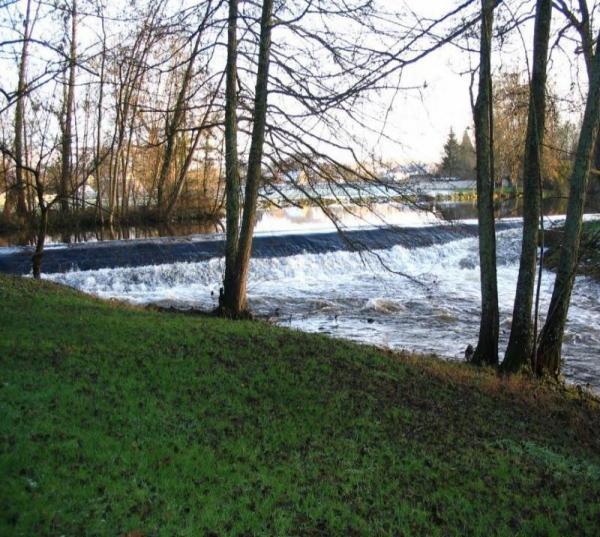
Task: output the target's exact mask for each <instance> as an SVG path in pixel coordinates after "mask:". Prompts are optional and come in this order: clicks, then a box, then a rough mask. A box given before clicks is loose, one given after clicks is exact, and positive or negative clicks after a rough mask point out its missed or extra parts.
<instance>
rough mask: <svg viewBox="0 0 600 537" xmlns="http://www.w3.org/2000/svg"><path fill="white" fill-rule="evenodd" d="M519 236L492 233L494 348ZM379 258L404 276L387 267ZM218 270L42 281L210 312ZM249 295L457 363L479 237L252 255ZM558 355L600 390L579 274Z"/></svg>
mask: <svg viewBox="0 0 600 537" xmlns="http://www.w3.org/2000/svg"><path fill="white" fill-rule="evenodd" d="M519 236H520V230H519V229H512V230H508V231H503V232H501V233H499V236H498V238H499V241H498V263H499V268H498V285H499V301H500V308H501V338H502V342H501V345H502V347H504V346H505V344H506V339H507V337H508V332H509V329H510V322H511V311H512V302H513V299H514V291H515V285H516V280H517V272H518V268H517V263H518V256H519V251H520V243H519ZM378 258H379V259H378ZM380 260H382V261H383V262H384V263H385V265H386V266H387V267H388V268H389V269H391V270H393V271H397V272H402V273H404V274H405V275H399V274H395V273H392V272H389V271H386V270H385V269H384V268H383V267H382V264H381V262H380ZM222 275H223V261H222V260H221V259H214V260H210V261H208V262H202V263H175V264H169V265H159V266H147V267H138V268H117V269H103V270H97V271H86V272H69V273H65V274H55V275H50V276H49V278H51V279H53V280H55V281H59V282H62V283H66V284H68V285H71V286H73V287H76V288H78V289H81V290H82V291H85V292H88V293H93V294H95V295H98V296H100V297H105V298H120V299H125V300H128V301H131V302H134V303H138V304H147V303H159V304H163V305H176V306H177V307H197V308H205V309H210V308H213V307H214V306H215V305H216V300H217V299H216V297H217V296H218V288H219V285H220V282H221V281H222ZM406 276H408V277H406ZM415 280H416V281H415ZM553 280H554V276H553V275H552V273H550V272H544V275H543V284H542V304H541V312H542V313H545V311H546V310H547V305H548V301H549V298H550V293H551V289H552V283H553ZM248 291H249V300H250V306H251V308H252V309H253V310H254V311H255V312H257V313H258V314H262V315H268V316H272V317H274V318H275V319H276V320H277V322H279V323H280V324H283V325H288V326H292V327H295V328H299V329H301V330H306V331H310V332H323V333H328V334H331V335H333V336H335V337H343V338H349V339H353V340H358V341H363V342H368V343H374V344H377V345H381V346H385V347H390V348H394V349H410V350H416V351H422V352H433V353H437V354H439V355H442V356H445V357H448V358H455V359H463V352H464V349H465V347H466V346H467V344H468V343H471V344H473V345H475V343H476V338H477V330H478V322H479V269H478V259H477V242H476V239H474V238H467V239H462V240H458V241H454V242H450V243H447V244H443V245H435V246H431V247H424V248H416V249H412V250H410V249H407V248H404V247H401V246H395V247H393V248H390V249H386V250H380V251H377V252H374V253H373V254H364V255H362V256H361V255H360V254H357V253H350V252H334V253H327V254H318V255H317V254H305V255H296V256H290V257H279V258H277V257H275V258H267V259H254V260H253V261H252V266H251V274H250V283H249V290H248ZM564 357H565V360H566V363H565V368H564V371H565V374H566V376H567V377H568V378H569V379H571V380H573V381H576V382H578V383H583V384H586V383H589V384H590V385H592V386H593V387H594V388H595V389H596V390H599V389H600V285H599V284H598V283H597V282H594V281H592V280H589V279H583V278H582V279H578V281H577V283H576V287H575V291H574V293H573V299H572V306H571V308H570V312H569V322H568V326H567V334H566V338H565V345H564Z"/></svg>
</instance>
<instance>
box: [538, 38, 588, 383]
mask: <svg viewBox="0 0 600 537" xmlns="http://www.w3.org/2000/svg"><path fill="white" fill-rule="evenodd" d="M598 41H599V42H600V35H599V36H598ZM597 47H598V45H597ZM599 121H600V53H599V52H598V48H596V54H595V56H594V60H593V65H592V68H591V76H590V83H589V89H588V96H587V102H586V107H585V113H584V116H583V124H582V127H581V132H580V134H579V142H578V144H577V152H576V156H575V163H574V165H573V171H572V173H571V180H570V187H569V202H568V206H567V219H566V222H565V232H564V237H563V242H562V244H561V248H560V260H559V265H558V270H557V273H556V280H555V282H554V290H553V292H552V299H551V301H550V307H549V309H548V315H547V317H546V323H545V324H544V327H543V328H542V332H541V335H540V344H539V347H538V351H537V356H536V363H535V371H536V373H537V374H539V375H544V374H549V375H552V376H558V374H559V373H560V367H561V349H562V341H563V336H564V330H565V323H566V320H567V313H568V311H569V302H570V299H571V292H572V290H573V283H574V280H575V271H576V270H577V263H578V261H579V244H580V240H581V227H582V219H583V211H584V205H585V195H586V190H587V183H588V178H589V175H590V168H591V163H592V159H593V155H594V147H595V144H596V141H597V138H598V125H599Z"/></svg>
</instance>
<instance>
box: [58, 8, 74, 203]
mask: <svg viewBox="0 0 600 537" xmlns="http://www.w3.org/2000/svg"><path fill="white" fill-rule="evenodd" d="M72 2H73V3H72V5H71V49H70V52H69V80H68V83H67V89H66V93H65V103H64V118H63V132H62V148H61V162H62V166H61V176H60V185H59V193H58V195H59V197H60V208H61V211H62V212H63V213H67V212H68V211H69V193H70V190H71V183H72V174H73V163H72V150H73V113H74V105H75V68H76V66H77V43H76V39H77V0H72Z"/></svg>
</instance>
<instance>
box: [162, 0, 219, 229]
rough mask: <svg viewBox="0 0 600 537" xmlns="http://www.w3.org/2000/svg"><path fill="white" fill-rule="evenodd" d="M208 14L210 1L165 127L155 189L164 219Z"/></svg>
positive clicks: (168, 209) (167, 212)
mask: <svg viewBox="0 0 600 537" xmlns="http://www.w3.org/2000/svg"><path fill="white" fill-rule="evenodd" d="M209 14H210V2H209V5H208V6H207V8H206V14H205V17H204V20H203V21H202V23H201V24H200V26H199V27H198V30H197V35H196V40H195V41H194V48H193V50H192V54H191V56H190V59H189V60H188V62H187V66H186V68H185V73H184V75H183V80H182V81H181V88H180V89H179V93H178V95H177V100H176V101H175V109H174V110H173V116H172V118H171V121H170V122H169V124H168V127H167V133H166V134H167V145H166V149H165V155H164V158H163V162H162V166H161V170H160V174H159V176H158V191H157V194H158V197H157V205H158V212H159V214H160V216H161V219H166V218H167V217H168V216H169V213H170V211H172V207H169V199H168V197H167V199H166V200H165V198H166V196H165V194H164V188H165V185H166V181H167V177H168V176H169V171H170V169H171V164H172V162H173V156H174V153H175V146H176V142H177V130H178V129H179V127H180V126H181V123H182V121H183V118H184V116H185V104H186V96H187V93H188V88H189V85H190V82H191V81H192V77H193V74H194V63H195V61H196V57H197V56H198V50H199V48H200V43H201V42H202V36H203V34H204V28H205V26H206V22H207V20H208V16H209ZM176 188H177V187H176ZM165 201H166V202H165Z"/></svg>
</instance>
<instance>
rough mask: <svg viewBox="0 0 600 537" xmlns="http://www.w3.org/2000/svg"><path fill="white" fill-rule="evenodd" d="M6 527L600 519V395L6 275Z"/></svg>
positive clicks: (539, 531) (257, 529)
mask: <svg viewBox="0 0 600 537" xmlns="http://www.w3.org/2000/svg"><path fill="white" fill-rule="evenodd" d="M0 303H1V305H2V306H1V308H0V327H1V330H2V336H1V338H0V475H1V476H2V484H1V487H0V535H3V536H5V535H6V536H11V535H23V536H31V535H36V536H45V535H57V536H58V535H77V536H80V535H111V536H116V535H129V536H133V535H136V536H141V535H144V536H153V535H160V536H163V535H164V536H174V535H190V536H192V535H193V536H197V535H223V536H224V535H307V536H308V535H311V536H312V535H314V536H316V535H428V536H437V535H440V536H441V535H444V536H445V535H457V536H459V535H460V536H465V535H485V536H490V535H506V536H509V535H510V536H512V535H540V536H541V535H557V536H559V535H560V536H562V535H590V536H591V535H594V536H595V535H598V528H599V527H600V502H599V501H598V500H599V498H600V435H599V434H598V431H599V430H600V408H599V405H598V402H597V401H595V400H594V399H592V398H590V397H588V396H586V395H585V394H582V393H580V392H578V391H577V390H567V389H565V388H562V387H557V386H551V385H543V384H539V383H536V382H533V381H530V380H528V379H526V378H522V377H517V378H513V379H510V380H507V379H502V378H499V377H498V376H496V375H495V374H494V373H493V372H491V371H485V370H483V371H481V370H476V369H473V368H471V367H470V366H467V365H462V364H451V363H445V362H441V361H438V360H435V359H427V358H416V357H410V356H407V355H397V354H392V353H386V352H383V351H378V350H376V349H374V348H372V347H366V346H360V345H356V344H352V343H346V342H340V341H334V340H331V339H329V338H326V337H321V336H317V335H306V334H301V333H297V332H293V331H290V330H285V329H281V328H274V327H271V326H269V325H267V324H263V323H258V322H236V323H233V322H229V321H225V320H221V319H214V318H206V317H198V316H186V315H176V314H166V313H160V312H155V311H146V310H140V309H136V308H132V307H126V306H123V305H119V304H116V303H107V302H101V301H98V300H94V299H92V298H89V297H86V296H83V295H81V294H79V293H77V292H75V291H72V290H68V289H65V288H62V287H58V286H55V285H51V284H48V283H38V282H34V281H31V280H27V279H15V278H6V277H2V276H0Z"/></svg>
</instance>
